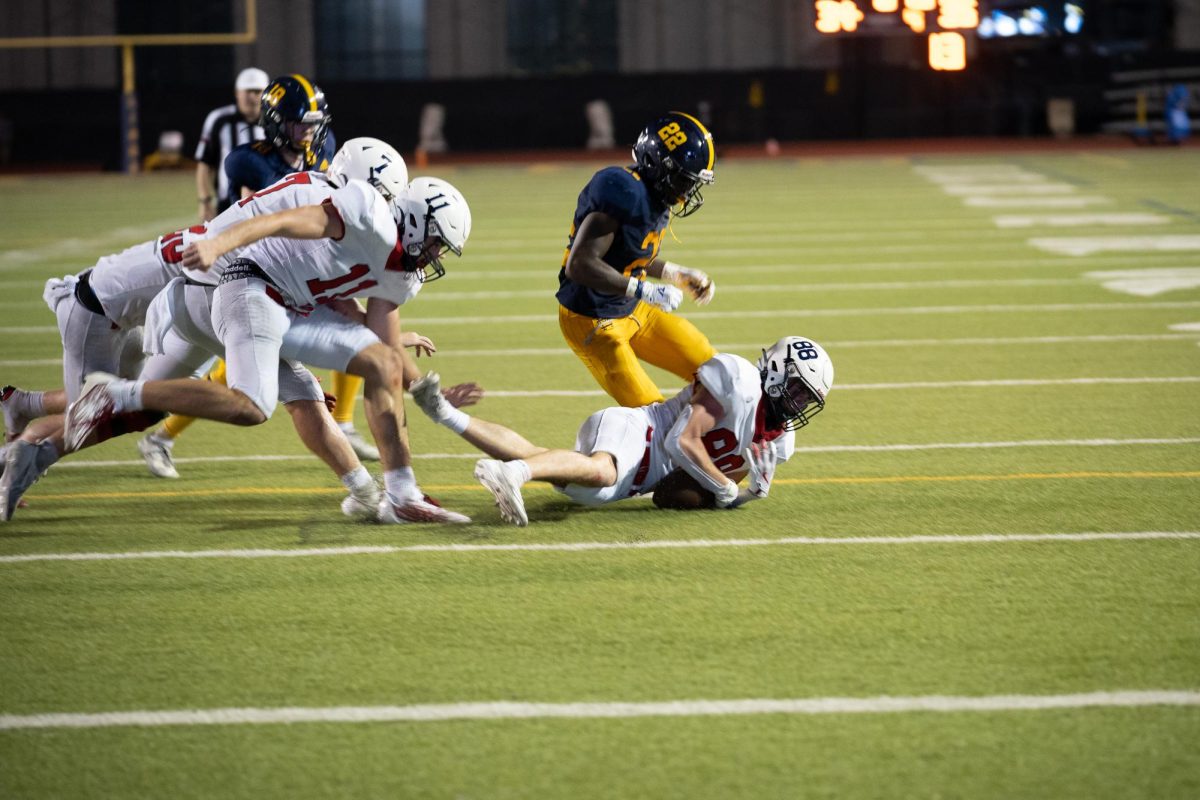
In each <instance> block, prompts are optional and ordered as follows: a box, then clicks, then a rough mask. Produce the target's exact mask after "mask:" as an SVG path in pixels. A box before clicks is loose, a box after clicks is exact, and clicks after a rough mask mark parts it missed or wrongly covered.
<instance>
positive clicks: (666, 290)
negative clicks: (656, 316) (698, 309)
mask: <svg viewBox="0 0 1200 800" xmlns="http://www.w3.org/2000/svg"><path fill="white" fill-rule="evenodd" d="M642 300H644V301H646V302H647V303H649V304H650V305H652V306H656V307H658V308H661V309H662V310H663V311H666V312H668V313H669V312H671V311H674V310H675V309H677V308H679V304H680V303H682V302H683V292H681V291H680V290H679V289H677V288H675V287H674V286H667V285H666V284H663V283H656V284H654V285H651V284H649V283H647V284H646V285H645V286H644V287H643V288H642Z"/></svg>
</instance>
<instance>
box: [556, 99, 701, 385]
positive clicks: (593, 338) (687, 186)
mask: <svg viewBox="0 0 1200 800" xmlns="http://www.w3.org/2000/svg"><path fill="white" fill-rule="evenodd" d="M633 158H634V161H635V163H634V164H633V165H632V166H629V167H606V168H605V169H602V170H600V171H599V172H597V173H596V174H595V175H593V176H592V179H591V181H590V182H588V185H587V186H585V187H584V188H583V191H582V192H580V194H579V203H578V205H577V206H576V208H575V218H574V220H573V222H572V224H571V231H570V238H569V240H568V244H567V249H566V251H565V253H564V254H563V261H562V268H561V269H560V270H559V273H558V281H559V288H558V294H557V297H558V302H559V309H558V322H559V327H560V328H561V329H562V332H563V336H564V337H565V338H566V340H567V344H569V345H570V346H571V349H572V350H573V351H574V352H575V355H577V356H578V357H579V359H580V360H581V361H582V362H583V363H584V365H585V366H586V367H587V368H588V370H589V371H590V372H591V373H592V375H593V376H594V377H595V378H596V381H597V382H599V384H600V386H601V387H603V388H604V390H605V391H606V392H608V394H609V395H611V396H612V398H613V399H614V400H616V401H617V402H618V403H620V404H621V405H623V406H627V407H631V408H636V407H638V406H644V405H649V404H650V403H657V402H662V400H663V394H662V392H661V391H659V389H658V387H657V386H655V385H654V381H652V380H651V379H650V376H649V375H648V374H647V373H646V370H645V368H644V367H643V366H642V364H641V363H640V362H641V361H645V362H647V363H649V364H653V365H655V366H657V367H661V368H663V369H665V370H667V371H669V372H672V373H674V374H676V375H678V376H679V377H680V378H682V379H683V380H685V381H690V380H691V379H692V376H693V374H694V373H695V372H696V369H697V368H698V367H699V366H700V365H701V364H703V363H704V362H706V361H708V360H709V359H710V358H712V357H713V356H714V355H715V354H716V351H715V350H714V349H713V346H712V345H711V344H709V341H708V338H707V337H705V335H704V334H703V333H701V332H700V331H699V330H698V329H697V328H696V326H695V325H693V324H692V323H690V322H688V321H687V320H685V319H682V318H680V317H676V316H674V315H673V314H672V313H671V312H672V311H674V310H675V309H676V308H678V307H679V303H680V302H681V301H682V299H683V293H684V291H686V292H687V293H688V294H690V295H691V296H692V299H693V300H695V301H696V302H697V303H698V304H700V305H704V304H706V303H708V302H709V301H710V300H712V298H713V294H714V293H715V291H716V287H715V285H714V284H713V282H712V280H710V279H709V277H708V276H707V275H706V274H704V273H703V272H701V271H700V270H697V269H689V268H687V267H684V266H680V265H679V264H675V263H673V262H670V261H664V260H663V259H661V258H659V257H658V249H659V245H660V244H661V243H662V237H663V234H664V232H665V231H666V228H667V225H668V224H669V223H670V221H671V218H672V216H677V217H686V216H687V215H689V214H692V213H694V212H695V211H696V210H697V209H698V208H700V205H701V204H702V203H703V202H704V199H703V197H702V196H701V194H700V190H701V189H702V188H703V187H704V186H707V185H709V184H711V183H712V182H713V163H714V162H715V160H716V151H715V150H714V147H713V138H712V134H711V133H709V132H708V130H707V129H705V127H704V125H703V124H701V122H700V120H698V119H696V118H695V117H693V116H691V115H689V114H684V113H683V112H680V111H672V112H670V113H669V114H667V115H666V116H664V117H660V118H659V119H657V120H655V121H654V122H652V123H650V124H649V125H647V126H646V128H644V129H643V130H642V132H641V134H640V135H639V136H638V139H637V143H636V144H635V145H634V147H633ZM646 278H657V279H659V280H662V281H664V283H660V284H656V283H650V282H648V281H647V280H646Z"/></svg>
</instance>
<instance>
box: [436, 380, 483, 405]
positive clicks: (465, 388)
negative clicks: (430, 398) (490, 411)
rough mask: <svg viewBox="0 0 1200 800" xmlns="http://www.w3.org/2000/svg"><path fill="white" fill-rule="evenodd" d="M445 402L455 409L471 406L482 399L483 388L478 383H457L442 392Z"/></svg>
mask: <svg viewBox="0 0 1200 800" xmlns="http://www.w3.org/2000/svg"><path fill="white" fill-rule="evenodd" d="M442 394H443V395H445V397H446V400H447V401H448V402H449V403H450V405H452V406H454V407H455V408H463V407H465V406H473V405H475V404H476V403H478V402H479V401H480V400H482V399H483V387H482V386H480V385H479V384H478V383H474V382H472V383H459V384H455V385H454V386H450V387H447V388H445V389H443V390H442Z"/></svg>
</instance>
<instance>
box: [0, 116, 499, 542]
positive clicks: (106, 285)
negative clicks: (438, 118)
mask: <svg viewBox="0 0 1200 800" xmlns="http://www.w3.org/2000/svg"><path fill="white" fill-rule="evenodd" d="M398 160H399V155H398V154H397V153H396V152H395V151H394V150H393V149H392V148H391V147H389V146H388V145H386V144H385V143H383V142H380V141H379V140H377V139H358V140H351V141H350V142H347V143H346V145H345V146H344V148H343V150H342V151H339V155H338V157H337V158H335V163H334V165H333V166H332V167H331V169H330V173H329V174H328V175H320V174H312V175H309V174H307V173H306V174H302V175H300V176H297V177H296V178H295V179H294V180H292V181H291V182H289V181H283V182H281V184H280V185H279V186H277V187H274V188H272V189H270V190H267V191H264V192H261V193H259V194H260V196H258V197H252V198H247V199H245V200H243V201H242V202H241V203H239V204H237V205H235V206H234V207H233V208H231V209H229V210H228V211H226V212H224V213H222V214H221V215H219V216H218V217H217V218H216V220H214V221H213V222H212V223H211V224H210V225H209V226H208V228H206V227H205V226H195V227H193V228H189V229H187V230H185V231H179V232H176V233H174V234H170V235H168V236H164V237H162V238H160V239H158V240H156V241H152V242H146V243H143V244H141V245H136V246H134V247H131V248H129V249H127V250H126V251H124V252H122V253H119V254H117V255H114V256H107V257H105V258H102V259H100V261H99V262H97V265H96V266H95V267H94V268H92V269H91V270H86V271H85V272H84V273H81V274H80V275H79V276H68V278H66V279H63V280H52V281H50V282H48V284H47V293H46V296H47V302H48V303H50V304H51V307H52V309H54V310H55V312H56V314H57V315H58V318H59V327H60V331H61V334H62V339H63V350H64V359H63V378H64V386H66V387H67V389H66V390H57V391H53V392H46V393H44V398H45V400H44V402H43V401H42V394H43V393H36V395H37V399H38V402H37V407H36V408H31V407H30V405H31V402H30V398H31V397H32V396H33V393H27V392H21V391H20V390H14V391H8V390H6V393H5V396H4V397H3V399H2V400H0V402H2V403H3V409H4V416H5V422H6V427H7V428H8V432H9V433H12V432H13V431H14V430H18V431H19V430H20V429H22V428H25V426H26V425H27V424H28V422H29V419H30V418H32V417H40V416H43V414H45V413H54V412H55V411H57V412H58V413H59V414H61V412H62V411H63V410H64V409H65V408H66V402H67V401H68V400H70V401H74V400H75V399H76V398H77V397H78V395H79V393H80V389H81V386H82V384H83V382H84V376H85V375H86V374H88V373H90V372H93V371H103V372H115V373H117V374H119V375H121V376H123V377H136V376H137V375H138V371H139V368H138V366H133V364H135V363H136V364H137V365H139V366H140V357H141V354H142V346H141V345H142V338H141V335H140V328H138V327H137V326H139V325H141V324H142V322H143V321H144V320H145V318H146V316H147V309H148V307H149V306H150V303H151V300H152V299H153V298H154V297H155V296H156V295H157V294H158V293H159V291H160V290H161V289H162V288H163V287H164V286H165V285H166V284H167V283H168V282H169V281H171V280H172V279H173V278H175V277H177V276H179V275H180V274H181V269H182V259H183V254H182V250H183V247H184V245H185V243H190V242H191V241H193V240H195V239H197V238H200V237H203V236H206V235H212V234H213V233H215V232H219V231H222V230H224V229H225V228H226V227H229V226H230V225H233V224H235V223H237V222H239V221H242V220H245V219H248V218H250V217H252V216H254V215H257V214H269V213H271V212H273V211H278V210H282V209H288V208H295V207H297V206H298V205H301V204H302V203H303V202H312V201H314V200H316V199H320V198H326V197H328V196H329V195H330V194H332V192H333V191H334V188H335V187H336V186H346V185H347V184H348V183H349V182H350V181H351V180H352V179H355V178H360V179H367V180H368V181H369V182H370V183H371V184H372V185H374V186H375V187H376V188H377V190H379V193H380V194H381V195H382V194H383V192H384V191H385V190H386V191H387V192H388V195H389V196H393V195H396V194H399V193H400V192H406V188H405V187H404V185H403V183H401V182H400V181H401V180H402V179H401V174H403V176H404V177H407V173H406V172H403V173H401V172H397V171H396V170H394V169H392V167H391V165H393V164H395V163H396V162H397V161H398ZM298 186H303V187H304V189H305V192H306V193H305V194H303V195H301V193H300V191H299V190H298V189H297V188H296V187H298ZM314 192H315V193H316V194H314ZM408 205H409V206H411V208H412V210H413V213H414V214H423V213H424V212H423V209H425V208H426V205H425V203H424V202H423V200H421V199H413V200H412V201H411V202H409V203H408ZM410 238H411V237H410ZM410 266H411V267H412V269H413V270H414V273H413V274H414V276H415V274H416V273H415V270H416V267H415V265H410ZM188 288H189V289H190V290H193V291H198V292H203V291H206V290H205V289H204V288H203V287H188ZM207 291H211V289H209V290H207ZM353 310H354V311H355V312H357V306H355V307H354V308H353ZM321 311H322V314H325V315H328V318H329V319H331V320H332V321H333V322H334V323H335V324H334V327H335V328H338V329H339V332H340V333H339V335H340V337H341V340H342V343H341V346H342V348H343V351H345V350H346V348H347V347H349V348H351V349H350V352H351V354H353V355H355V356H357V357H358V359H359V361H360V364H363V365H368V366H370V365H374V367H373V368H374V369H376V370H383V369H385V368H386V365H388V364H390V363H391V359H390V357H389V356H388V354H387V353H386V348H384V347H383V346H382V345H381V344H380V343H379V340H378V338H377V337H375V336H374V335H373V334H371V333H370V332H368V331H366V329H365V328H363V327H362V325H360V324H358V323H355V322H352V321H351V320H348V319H343V318H341V317H340V316H339V315H337V314H336V313H335V312H333V311H332V309H329V308H322V309H321ZM318 316H321V315H318ZM327 338H328V337H327ZM347 339H349V344H347V343H346V341H345V340H347ZM330 341H331V342H333V341H335V339H330ZM400 342H401V344H404V345H407V346H415V347H418V348H423V349H425V350H429V349H430V348H431V347H432V343H431V342H429V341H428V340H427V339H425V338H424V337H421V336H419V335H418V334H415V333H406V334H403V335H402V336H401V339H400ZM331 346H332V345H331ZM355 348H357V349H355ZM360 351H361V352H360ZM129 353H136V356H137V359H133V358H128V357H126V358H124V359H122V355H126V356H127V354H129ZM204 360H207V356H203V355H202V356H201V362H202V361H204ZM123 362H125V363H123ZM149 366H152V367H153V372H152V373H151V374H152V375H153V376H154V377H159V378H162V377H178V376H181V375H187V374H190V373H191V372H192V371H193V370H195V369H197V368H198V366H199V363H192V362H190V361H189V362H187V363H184V361H183V359H175V360H172V359H171V358H170V357H156V358H155V359H151V364H150V365H149ZM412 372H413V377H415V376H416V374H417V372H416V369H415V367H413V370H412ZM279 381H280V385H281V386H282V387H283V389H282V391H281V395H280V397H281V399H282V401H283V402H284V405H285V407H286V408H287V409H288V411H289V413H291V415H292V419H293V422H294V424H295V426H296V428H297V431H298V432H299V433H300V436H301V438H302V439H303V440H304V441H305V444H306V445H308V447H309V449H310V450H312V451H313V452H314V453H316V454H317V455H318V456H319V457H321V458H322V460H323V461H325V463H326V464H328V465H329V466H330V467H331V468H332V469H333V470H334V472H335V474H337V475H338V476H339V478H340V479H341V480H342V483H343V484H344V485H346V487H347V489H349V490H350V492H351V497H350V498H348V500H347V502H346V503H344V504H343V511H345V512H346V513H348V514H351V515H353V516H375V515H377V514H378V513H379V511H378V500H379V495H378V491H377V490H376V489H375V487H374V482H373V480H372V479H371V477H370V475H369V474H368V473H367V471H366V470H365V469H364V468H362V465H361V464H360V463H359V461H358V459H357V458H356V457H355V454H354V453H353V451H352V450H351V449H350V447H349V444H348V443H347V442H346V440H345V438H344V437H343V436H341V434H340V432H339V431H338V430H337V429H336V427H335V426H334V423H333V420H332V419H331V418H330V416H329V413H328V411H327V409H326V408H325V407H324V402H323V399H324V398H323V395H322V393H321V392H320V390H319V387H317V386H316V384H315V381H313V379H312V376H311V375H310V374H308V372H307V370H303V368H301V367H299V365H298V364H295V363H288V364H284V365H281V367H280V371H279ZM197 385H198V384H197ZM450 394H451V396H452V397H453V402H455V403H459V404H466V403H470V402H474V400H475V399H476V398H477V395H478V387H475V386H474V385H471V384H464V385H460V386H459V387H454V389H452V390H451V392H450ZM18 401H21V402H18ZM56 405H57V406H58V407H57V408H54V406H56ZM18 406H19V407H18ZM61 419H62V418H61V416H60V417H58V418H49V419H45V420H39V421H38V422H36V423H34V424H33V425H32V426H30V427H29V429H28V430H27V431H26V432H25V434H24V435H22V437H21V438H22V440H23V441H22V443H21V444H20V445H18V446H16V447H14V448H13V449H12V450H11V451H10V453H9V454H8V457H7V458H6V460H5V468H4V471H3V475H0V520H4V519H8V518H9V517H11V515H12V513H13V511H14V510H15V508H16V505H17V501H18V500H19V498H20V496H21V495H22V494H23V493H24V492H25V491H26V490H27V489H28V488H29V486H31V485H32V484H33V482H34V481H35V480H37V478H38V477H40V476H41V475H42V474H43V473H44V472H45V470H46V469H47V468H48V467H49V466H50V465H51V464H53V463H54V462H55V461H57V460H58V458H59V457H60V456H61V455H62V454H65V453H66V452H70V450H68V449H67V447H66V445H65V443H64V441H63V436H62V423H61ZM149 421H152V419H151V420H149ZM146 424H147V420H145V419H142V420H140V421H133V420H131V419H130V416H129V415H118V416H116V417H114V418H113V421H112V424H111V425H110V426H109V430H106V431H103V432H102V436H100V437H99V438H111V437H112V436H115V435H119V434H120V433H122V432H124V431H128V430H137V429H139V428H141V427H144V426H145V425H146ZM93 443H94V442H93Z"/></svg>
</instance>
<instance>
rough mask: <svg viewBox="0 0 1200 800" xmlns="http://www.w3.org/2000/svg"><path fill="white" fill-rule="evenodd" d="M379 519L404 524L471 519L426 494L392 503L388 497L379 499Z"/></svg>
mask: <svg viewBox="0 0 1200 800" xmlns="http://www.w3.org/2000/svg"><path fill="white" fill-rule="evenodd" d="M379 521H380V522H382V523H384V524H391V525H406V524H408V523H410V522H435V523H439V522H440V523H450V524H452V525H465V524H466V523H468V522H470V521H471V518H470V517H468V516H467V515H466V514H459V513H458V512H457V511H450V510H448V509H445V508H442V507H441V506H440V505H438V504H437V503H435V502H433V500H432V499H430V497H429V496H428V495H426V496H424V497H418V498H416V499H412V498H410V499H408V500H405V501H404V502H403V503H393V502H392V501H391V500H390V499H389V498H388V497H386V496H385V497H384V498H383V499H382V500H380V501H379Z"/></svg>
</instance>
